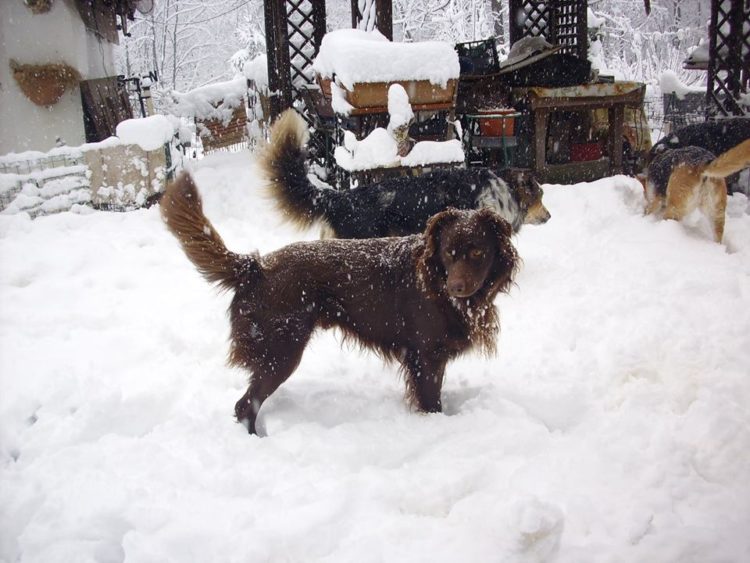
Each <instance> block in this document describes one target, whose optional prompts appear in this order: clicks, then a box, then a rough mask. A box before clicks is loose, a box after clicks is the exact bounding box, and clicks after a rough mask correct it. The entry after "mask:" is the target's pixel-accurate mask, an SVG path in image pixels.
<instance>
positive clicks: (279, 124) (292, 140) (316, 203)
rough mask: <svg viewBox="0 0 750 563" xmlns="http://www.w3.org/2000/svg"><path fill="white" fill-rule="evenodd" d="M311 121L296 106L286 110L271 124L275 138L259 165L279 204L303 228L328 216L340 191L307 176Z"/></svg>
mask: <svg viewBox="0 0 750 563" xmlns="http://www.w3.org/2000/svg"><path fill="white" fill-rule="evenodd" d="M308 137H309V135H308V133H307V124H306V123H305V120H304V119H302V117H301V116H300V115H299V114H298V113H297V112H296V111H294V110H293V109H288V110H286V111H285V112H284V113H282V114H281V115H280V116H279V118H278V119H277V120H276V122H275V123H274V124H273V126H272V127H271V141H270V143H269V144H268V145H267V146H266V148H265V149H264V151H263V153H262V154H261V156H260V159H259V164H260V169H261V172H262V173H263V175H264V176H265V178H266V182H267V187H268V191H269V192H270V194H271V196H272V197H273V199H274V201H275V202H276V207H277V208H278V209H279V211H281V213H282V214H283V215H284V216H285V217H286V218H287V219H288V220H290V221H292V222H294V223H296V224H297V225H298V226H299V227H309V226H310V225H311V224H313V223H315V222H316V221H319V220H322V219H325V211H326V209H327V207H328V204H329V203H330V200H332V199H333V198H334V197H336V192H335V190H333V189H325V188H318V187H317V186H315V185H313V183H312V182H310V180H309V179H308V177H307V169H306V167H305V156H306V151H305V145H306V144H307V140H308Z"/></svg>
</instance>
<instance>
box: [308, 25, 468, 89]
mask: <svg viewBox="0 0 750 563" xmlns="http://www.w3.org/2000/svg"><path fill="white" fill-rule="evenodd" d="M313 68H314V69H315V72H317V73H318V74H319V75H320V76H322V77H324V78H331V79H332V78H333V77H334V75H335V76H336V78H337V79H338V81H339V82H340V83H341V84H342V85H344V86H345V87H346V88H347V89H348V90H351V89H353V88H354V84H357V83H370V82H395V81H397V80H429V81H430V82H431V83H432V84H437V85H440V86H442V87H445V86H446V84H447V83H448V80H451V79H457V78H458V75H459V71H460V68H459V64H458V54H457V53H456V51H455V49H454V48H453V46H452V45H451V44H449V43H445V42H442V41H424V42H419V43H393V42H391V41H388V39H386V38H385V36H383V35H382V34H381V33H380V32H379V31H377V30H375V31H362V30H359V29H339V30H336V31H332V32H330V33H327V34H326V35H325V36H324V37H323V41H322V43H321V45H320V51H319V53H318V56H317V57H316V58H315V62H314V64H313Z"/></svg>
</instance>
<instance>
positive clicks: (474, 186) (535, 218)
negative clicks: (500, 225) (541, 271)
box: [259, 110, 550, 238]
mask: <svg viewBox="0 0 750 563" xmlns="http://www.w3.org/2000/svg"><path fill="white" fill-rule="evenodd" d="M307 138H308V134H307V125H306V124H305V122H304V120H303V119H302V118H301V117H300V116H299V115H298V114H297V113H296V112H295V111H294V110H287V111H286V112H284V113H283V114H282V115H281V116H280V117H279V118H278V120H277V121H276V122H275V123H274V125H273V127H272V128H271V142H270V144H269V145H268V146H267V147H266V150H265V151H264V152H263V154H262V155H261V157H260V160H259V163H260V168H261V170H262V172H263V174H264V176H265V178H266V182H267V185H268V188H269V190H270V192H271V194H272V196H273V198H274V200H275V202H276V205H277V207H278V208H279V210H280V211H281V212H282V213H283V215H284V216H285V217H286V218H288V219H289V220H291V221H293V222H295V223H296V224H297V225H299V226H300V227H307V226H310V225H311V224H313V223H315V222H318V221H319V222H322V223H323V224H324V227H328V229H326V230H327V231H330V232H332V233H333V235H334V236H335V237H338V238H368V237H384V236H394V235H396V236H398V235H410V234H415V233H420V232H422V231H423V230H424V228H425V226H426V225H427V221H428V219H429V218H430V217H432V216H433V215H435V214H436V213H439V212H441V211H445V210H446V209H448V208H455V209H481V208H484V207H486V208H488V209H491V210H493V211H494V212H496V213H497V214H498V215H500V216H501V217H502V218H503V219H505V220H506V221H507V222H508V223H510V225H511V227H512V228H513V232H517V231H518V230H519V229H520V228H521V225H522V224H523V223H533V224H538V223H544V222H546V221H547V220H548V219H549V218H550V214H549V211H547V209H546V208H545V207H544V204H543V203H542V195H543V192H542V189H541V187H539V184H538V183H537V182H536V180H535V179H534V177H533V175H532V174H531V172H530V171H528V170H521V169H510V170H505V171H503V172H501V174H502V177H501V176H499V175H498V174H495V173H494V172H492V171H491V170H489V169H487V168H469V169H455V170H439V171H435V172H432V173H429V174H424V175H422V176H417V177H413V178H394V179H390V180H385V181H383V182H381V183H378V184H369V185H365V186H360V187H357V188H354V189H351V190H334V189H333V188H329V187H326V186H325V185H322V184H321V183H320V182H318V183H313V182H311V181H310V180H309V179H308V177H307V167H306V164H305V156H306V153H305V145H306V143H307Z"/></svg>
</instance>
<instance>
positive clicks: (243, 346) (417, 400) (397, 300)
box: [161, 174, 518, 433]
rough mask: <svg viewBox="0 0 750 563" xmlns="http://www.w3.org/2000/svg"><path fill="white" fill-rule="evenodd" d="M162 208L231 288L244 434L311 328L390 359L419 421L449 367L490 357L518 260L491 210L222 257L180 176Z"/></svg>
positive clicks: (209, 273)
mask: <svg viewBox="0 0 750 563" xmlns="http://www.w3.org/2000/svg"><path fill="white" fill-rule="evenodd" d="M161 207H162V215H163V217H164V219H165V220H166V223H167V226H168V227H169V229H170V230H171V231H172V233H173V234H174V235H175V236H176V237H177V239H178V240H179V241H180V243H181V244H182V247H183V249H184V250H185V252H186V254H187V256H188V258H190V260H191V261H192V262H193V264H195V266H196V267H197V268H198V270H199V271H200V272H201V273H202V274H203V276H204V277H205V278H206V279H207V280H208V281H210V282H216V283H218V284H220V285H221V286H222V287H224V288H225V289H231V290H233V291H234V299H233V300H232V304H231V306H230V308H229V314H230V320H231V350H230V354H229V361H230V363H231V364H233V365H237V366H242V367H244V368H247V369H248V370H249V371H250V372H251V377H250V385H249V387H248V389H247V392H246V393H245V394H244V396H243V397H242V398H241V399H240V400H239V401H238V402H237V404H236V406H235V414H236V416H237V419H238V420H239V421H241V422H243V423H244V424H246V425H247V429H248V431H249V432H250V433H255V430H256V429H255V421H256V418H257V416H258V411H259V410H260V407H261V405H262V404H263V402H264V401H265V400H266V399H267V398H268V397H269V396H270V395H271V394H272V393H273V392H274V391H275V390H276V389H277V388H278V387H279V385H281V384H282V383H283V382H284V381H285V380H286V379H287V378H288V377H289V376H290V375H291V374H292V372H294V370H295V369H296V368H297V365H298V364H299V361H300V359H301V357H302V352H303V351H304V349H305V347H306V345H307V342H308V340H309V339H310V336H311V334H312V333H313V331H314V330H315V329H316V328H318V327H321V328H330V327H337V328H339V329H341V330H342V331H343V333H344V336H345V337H346V338H350V339H354V340H356V341H357V342H359V343H360V344H361V345H362V346H364V347H366V348H368V349H371V350H374V351H376V352H377V353H379V354H381V355H382V356H383V357H384V358H385V359H389V360H395V361H398V362H399V363H400V364H401V366H402V372H403V375H404V379H405V381H406V396H407V398H408V399H409V400H410V401H411V402H412V404H414V405H415V406H416V408H418V409H419V410H421V411H424V412H440V410H441V402H440V391H441V388H442V384H443V374H444V371H445V366H446V364H447V362H448V361H449V360H451V359H452V358H455V357H456V356H458V355H459V354H462V353H463V352H466V351H468V350H470V349H472V348H477V349H479V350H482V351H484V352H486V353H492V352H494V350H495V340H496V337H497V334H498V330H499V324H498V317H497V312H496V310H495V307H494V305H493V300H494V298H495V296H496V295H497V294H498V293H499V292H502V291H506V290H507V289H508V288H509V286H510V285H511V283H512V280H513V275H514V274H515V272H516V268H517V265H518V255H517V254H516V250H515V249H514V248H513V245H512V244H511V242H510V235H511V228H510V225H509V224H508V223H507V222H506V221H504V220H503V219H502V218H500V216H498V215H497V214H496V213H494V212H493V211H490V210H488V209H483V210H481V211H457V210H448V211H445V212H442V213H439V214H438V215H435V216H434V217H433V218H432V219H431V220H430V222H429V224H428V226H427V229H426V230H425V232H424V234H420V235H412V236H408V237H392V238H379V239H364V240H356V239H351V240H349V239H347V240H320V241H312V242H300V243H295V244H290V245H289V246H285V247H283V248H281V249H279V250H277V251H275V252H272V253H270V254H267V255H265V256H263V257H260V256H259V255H257V254H249V255H240V254H235V253H234V252H230V251H229V250H227V248H226V246H225V245H224V242H223V241H222V239H221V237H220V236H219V235H218V234H217V233H216V231H215V230H214V228H213V226H212V225H211V223H210V222H209V221H208V219H207V218H206V217H205V215H204V214H203V209H202V204H201V199H200V196H199V194H198V191H197V189H196V186H195V184H194V183H193V180H192V179H191V177H190V176H189V175H187V174H183V175H181V176H180V177H179V178H178V179H177V180H176V181H175V182H174V183H173V184H171V185H170V186H169V187H168V188H167V191H166V193H165V195H164V197H163V198H162V200H161Z"/></svg>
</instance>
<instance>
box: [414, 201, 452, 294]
mask: <svg viewBox="0 0 750 563" xmlns="http://www.w3.org/2000/svg"><path fill="white" fill-rule="evenodd" d="M460 217H461V212H460V211H458V210H457V209H453V208H451V209H447V210H446V211H441V212H440V213H438V214H436V215H433V216H432V217H431V218H430V220H429V221H427V227H426V228H425V231H424V235H422V236H423V237H424V246H423V247H422V249H421V252H420V253H419V255H418V256H417V281H418V282H419V284H420V286H421V289H422V290H423V291H425V292H426V293H427V294H428V295H429V296H430V297H437V296H438V295H439V294H440V293H441V292H442V291H444V290H443V285H444V280H443V278H444V277H445V271H444V269H443V264H442V262H441V261H440V234H441V232H442V231H443V229H445V227H447V226H448V225H452V224H453V223H455V222H456V221H458V219H459V218H460Z"/></svg>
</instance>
